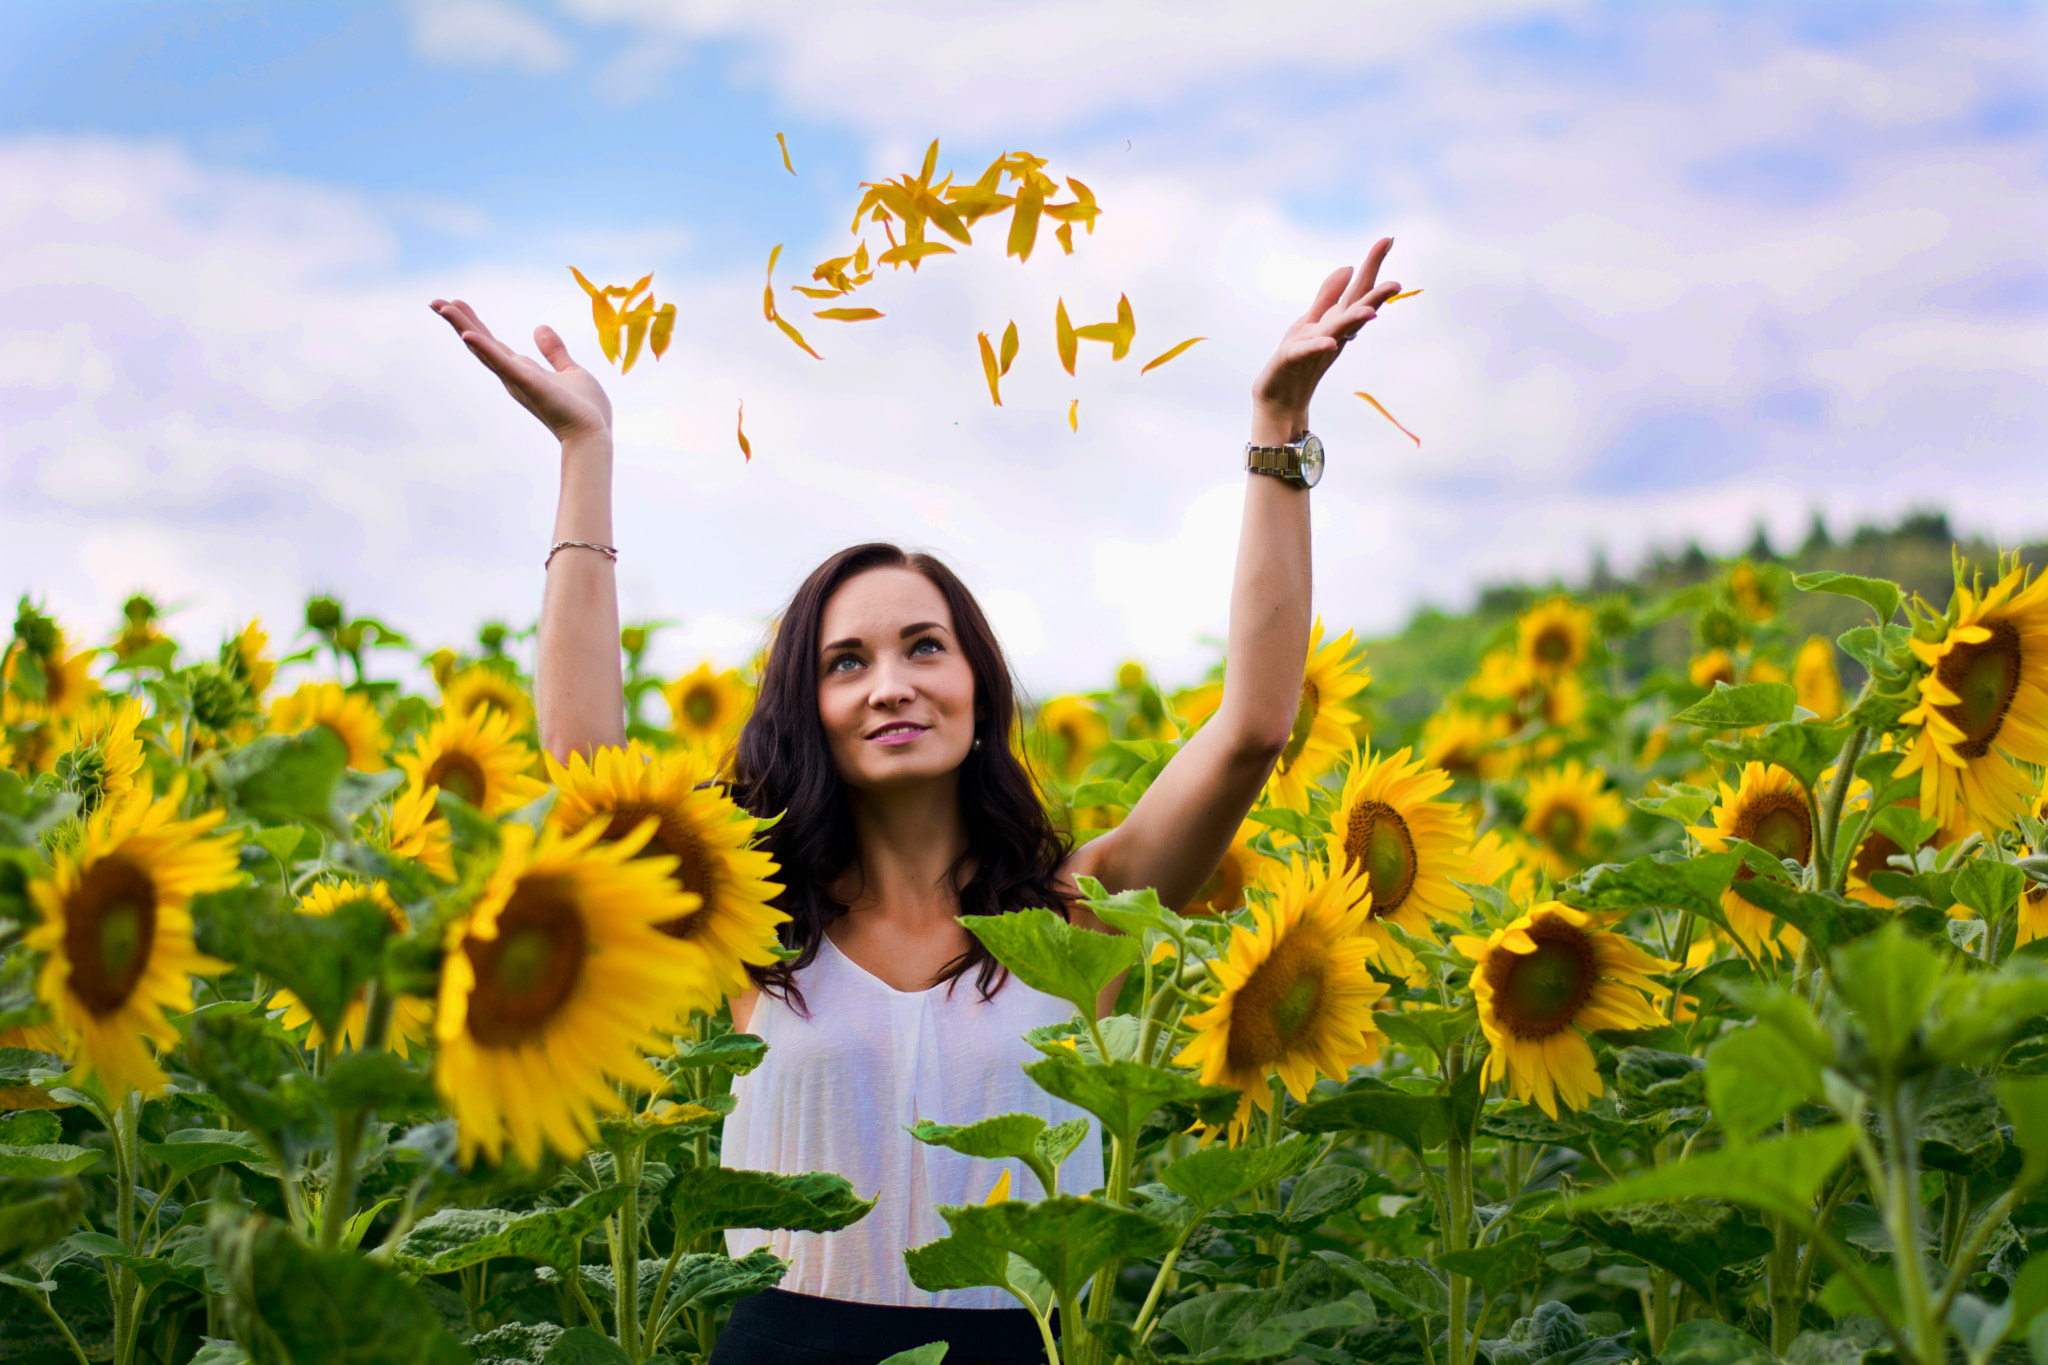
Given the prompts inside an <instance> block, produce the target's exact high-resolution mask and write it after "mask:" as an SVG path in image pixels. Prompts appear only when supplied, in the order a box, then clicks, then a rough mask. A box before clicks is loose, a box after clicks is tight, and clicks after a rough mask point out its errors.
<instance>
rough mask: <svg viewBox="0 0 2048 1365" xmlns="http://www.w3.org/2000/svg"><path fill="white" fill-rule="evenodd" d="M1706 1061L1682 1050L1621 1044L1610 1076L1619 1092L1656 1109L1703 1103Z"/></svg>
mask: <svg viewBox="0 0 2048 1365" xmlns="http://www.w3.org/2000/svg"><path fill="white" fill-rule="evenodd" d="M1706 1069H1707V1064H1706V1063H1705V1062H1703V1061H1701V1060H1700V1059H1699V1058H1697V1057H1694V1056H1691V1055H1689V1054H1687V1053H1683V1052H1659V1051H1658V1050H1657V1049H1655V1048H1648V1047H1625V1048H1622V1049H1621V1050H1620V1051H1618V1052H1616V1053H1615V1054H1614V1079H1615V1083H1616V1085H1617V1086H1618V1088H1619V1089H1620V1091H1621V1093H1622V1095H1623V1096H1624V1097H1626V1098H1628V1099H1631V1100H1633V1101H1635V1102H1636V1103H1638V1104H1647V1105H1652V1106H1654V1107H1656V1108H1659V1109H1689V1108H1694V1107H1696V1106H1698V1105H1701V1104H1704V1103H1706V1082H1707V1078H1706V1075H1705V1072H1706Z"/></svg>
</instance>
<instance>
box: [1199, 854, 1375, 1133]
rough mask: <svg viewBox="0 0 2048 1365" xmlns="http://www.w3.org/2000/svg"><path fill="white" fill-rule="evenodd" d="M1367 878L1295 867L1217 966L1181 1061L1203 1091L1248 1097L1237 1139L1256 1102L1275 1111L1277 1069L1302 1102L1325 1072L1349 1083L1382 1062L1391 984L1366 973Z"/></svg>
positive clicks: (1235, 1128) (1234, 1127) (1241, 1105)
mask: <svg viewBox="0 0 2048 1365" xmlns="http://www.w3.org/2000/svg"><path fill="white" fill-rule="evenodd" d="M1362 880H1363V879H1362V878H1360V877H1358V876H1356V875H1354V874H1353V873H1351V872H1350V871H1348V870H1345V869H1338V870H1336V871H1334V872H1332V871H1330V870H1328V869H1327V868H1323V867H1314V868H1312V867H1311V866H1309V865H1307V864H1291V865H1289V867H1288V869H1287V871H1286V873H1285V874H1284V875H1282V876H1281V877H1280V878H1278V879H1277V881H1278V886H1277V894H1276V895H1275V896H1274V898H1273V901H1272V902H1271V904H1269V905H1263V906H1256V907H1254V908H1253V910H1252V912H1251V913H1252V918H1253V921H1254V923H1255V924H1256V926H1257V927H1256V928H1254V929H1247V928H1245V927H1243V926H1242V925H1240V926H1238V927H1236V928H1234V929H1233V930H1232V931H1231V935H1230V947H1229V950H1228V952H1227V953H1226V954H1225V955H1224V956H1223V957H1221V958H1219V959H1217V960H1216V961H1214V962H1212V963H1210V964H1209V969H1210V971H1211V972H1212V973H1214V975H1215V978H1216V980H1217V982H1218V983H1219V984H1220V986H1221V990H1220V991H1219V992H1218V994H1217V995H1216V997H1215V998H1214V999H1213V1000H1212V1001H1211V1002H1210V1004H1209V1008H1208V1009H1206V1010H1204V1011H1203V1012H1202V1013H1200V1014H1197V1015H1194V1016H1192V1017H1190V1018H1189V1019H1188V1020H1187V1025H1188V1027H1189V1028H1191V1029H1193V1030H1194V1033H1195V1037H1194V1039H1193V1040H1192V1041H1191V1042H1189V1043H1188V1045H1187V1046H1186V1047H1184V1048H1182V1049H1181V1050H1180V1052H1179V1054H1178V1055H1176V1056H1175V1057H1174V1059H1173V1060H1174V1064H1175V1065H1177V1066H1188V1067H1199V1068H1200V1069H1201V1076H1202V1082H1203V1084H1205V1085H1233V1086H1236V1087H1237V1088H1238V1090H1239V1091H1240V1092H1241V1094H1240V1095H1239V1098H1238V1102H1237V1113H1236V1114H1235V1115H1234V1116H1232V1118H1231V1119H1230V1121H1229V1123H1228V1125H1227V1126H1228V1128H1229V1131H1230V1140H1231V1141H1232V1142H1233V1143H1235V1142H1237V1141H1239V1140H1240V1139H1241V1138H1242V1137H1243V1136H1244V1133H1245V1131H1246V1129H1247V1128H1249V1127H1250V1125H1251V1111H1252V1107H1253V1106H1254V1105H1256V1106H1257V1107H1258V1108H1259V1109H1260V1110H1261V1111H1262V1112H1265V1113H1271V1112H1272V1107H1273V1099H1272V1094H1271V1091H1270V1089H1269V1087H1268V1086H1267V1085H1266V1077H1267V1076H1268V1075H1269V1074H1271V1073H1272V1072H1274V1071H1278V1072H1279V1074H1280V1079H1281V1080H1282V1081H1283V1082H1284V1083H1285V1084H1286V1086H1287V1089H1288V1092H1289V1093H1290V1094H1292V1095H1293V1096H1294V1098H1295V1099H1296V1100H1297V1101H1298V1100H1302V1099H1305V1098H1306V1097H1307V1095H1308V1089H1309V1086H1311V1085H1313V1084H1314V1083H1315V1078H1316V1074H1317V1073H1318V1072H1320V1073H1321V1074H1323V1075H1325V1076H1329V1077H1331V1078H1332V1079H1336V1080H1341V1079H1343V1078H1344V1076H1345V1075H1346V1074H1348V1073H1349V1072H1350V1070H1351V1068H1352V1067H1353V1066H1354V1065H1356V1064H1357V1063H1360V1062H1371V1061H1376V1060H1377V1059H1378V1058H1379V1055H1380V1044H1381V1043H1382V1042H1384V1041H1385V1035H1383V1034H1382V1033H1381V1032H1380V1030H1379V1026H1378V1025H1377V1024H1375V1023H1374V1022H1373V1015H1372V1010H1373V1003H1374V1002H1375V1001H1377V1000H1378V999H1379V998H1380V997H1381V996H1383V995H1385V994H1386V993H1387V988H1386V986H1385V985H1384V984H1382V983H1380V982H1378V981H1375V980H1373V979H1372V976H1371V974H1370V973H1369V972H1367V971H1366V967H1365V959H1366V956H1367V955H1368V954H1369V953H1370V952H1371V950H1372V940H1370V939H1368V938H1366V937H1365V936H1364V934H1362V933H1361V932H1360V930H1361V929H1362V928H1363V927H1364V925H1365V920H1366V916H1367V915H1368V914H1369V913H1370V908H1371V897H1370V896H1369V895H1368V894H1367V893H1366V891H1365V888H1364V887H1363V886H1362V885H1360V883H1361V881H1362Z"/></svg>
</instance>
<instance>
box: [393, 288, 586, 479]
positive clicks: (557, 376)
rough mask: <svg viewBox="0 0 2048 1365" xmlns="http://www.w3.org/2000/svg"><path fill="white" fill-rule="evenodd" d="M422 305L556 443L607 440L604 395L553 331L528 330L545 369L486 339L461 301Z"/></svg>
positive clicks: (484, 329) (488, 332)
mask: <svg viewBox="0 0 2048 1365" xmlns="http://www.w3.org/2000/svg"><path fill="white" fill-rule="evenodd" d="M427 306H428V307H430V308H432V309H433V310H434V311H435V312H436V313H438V314H440V316H441V319H442V320H443V321H444V322H446V323H447V324H448V325H449V326H450V327H453V328H454V329H455V331H456V334H457V335H458V336H460V337H461V338H462V340H463V344H464V345H466V346H468V347H469V349H470V351H471V353H472V354H474V355H475V356H476V358H477V359H478V360H481V361H482V362H483V363H484V368H485V369H487V370H489V371H490V372H491V373H492V374H494V375H496V376H498V379H499V381H500V382H501V383H503V384H504V386H505V391H506V392H507V393H509V394H511V395H512V396H513V397H514V398H516V399H518V400H519V404H520V406H521V407H523V408H525V409H526V410H527V411H528V412H530V413H532V414H533V415H534V416H535V417H538V418H540V420H541V424H542V425H543V426H545V427H547V429H548V430H549V431H551V432H553V433H554V434H555V438H556V439H557V440H559V441H562V442H563V443H565V444H566V443H567V442H569V441H571V440H573V439H575V438H577V437H581V436H605V437H609V436H610V435H611V429H612V403H611V400H610V399H609V398H607V397H605V395H604V386H603V385H601V384H599V383H598V382H597V376H596V375H594V374H592V373H591V372H590V371H588V370H586V369H584V368H583V367H582V366H581V365H578V364H577V363H576V362H575V361H573V360H571V359H570V358H569V348H568V347H567V346H564V345H563V344H562V338H561V337H559V336H557V335H555V329H554V328H552V327H536V328H534V329H533V342H534V345H536V346H538V347H539V348H540V353H541V354H542V355H544V356H546V357H547V361H548V364H549V365H552V366H554V368H553V369H552V370H550V369H547V368H545V367H543V366H542V365H541V364H540V362H538V361H536V360H533V359H530V358H529V357H527V356H523V355H520V354H519V353H518V352H517V351H515V350H513V349H512V348H511V347H510V346H507V345H506V344H505V343H504V342H502V341H500V340H498V339H497V338H496V337H494V336H492V335H491V329H490V328H488V327H486V326H484V324H483V320H482V319H481V318H479V317H477V315H476V310H475V309H474V308H471V307H470V306H469V305H468V304H466V303H464V302H463V301H462V300H461V299H455V300H452V301H451V300H448V299H435V300H434V301H433V302H432V303H431V304H429V305H427Z"/></svg>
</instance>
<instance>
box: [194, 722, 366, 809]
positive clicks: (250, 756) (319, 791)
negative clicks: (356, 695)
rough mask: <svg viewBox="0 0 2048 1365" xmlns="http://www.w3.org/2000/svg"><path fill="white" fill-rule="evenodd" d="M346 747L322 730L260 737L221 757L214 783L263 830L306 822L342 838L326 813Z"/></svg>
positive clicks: (343, 765) (345, 761)
mask: <svg viewBox="0 0 2048 1365" xmlns="http://www.w3.org/2000/svg"><path fill="white" fill-rule="evenodd" d="M347 766H348V748H347V746H346V745H344V744H343V743H342V742H341V738H340V736H338V735H336V734H335V733H334V731H332V730H330V729H328V728H327V727H326V726H324V725H315V726H312V727H311V728H309V729H307V730H305V731H303V732H301V733H299V734H296V735H261V736H258V737H257V738H256V739H253V740H251V741H250V742H249V743H247V744H244V745H243V746H242V747H240V748H239V749H235V750H233V751H232V752H230V753H229V754H227V755H226V756H225V757H223V758H221V759H220V760H219V761H218V762H217V764H216V765H215V767H214V774H213V775H214V781H215V782H216V783H217V784H218V785H219V786H221V787H222V788H223V789H225V790H226V791H227V793H228V797H229V799H230V800H232V801H233V802H234V804H235V805H236V807H237V808H238V809H240V810H241V811H242V812H243V813H244V814H246V815H248V816H250V817H251V818H252V819H254V820H256V821H258V822H259V823H261V824H265V825H278V824H283V823H285V822H286V821H288V820H306V821H310V822H312V823H314V824H319V825H324V826H326V827H327V828H329V829H332V830H334V831H335V832H336V833H345V832H346V829H347V827H346V824H345V823H340V822H337V821H336V820H335V819H334V815H333V812H332V810H331V803H332V801H333V797H334V785H335V783H336V782H337V781H338V780H340V777H341V774H342V770H343V769H344V768H346V767H347Z"/></svg>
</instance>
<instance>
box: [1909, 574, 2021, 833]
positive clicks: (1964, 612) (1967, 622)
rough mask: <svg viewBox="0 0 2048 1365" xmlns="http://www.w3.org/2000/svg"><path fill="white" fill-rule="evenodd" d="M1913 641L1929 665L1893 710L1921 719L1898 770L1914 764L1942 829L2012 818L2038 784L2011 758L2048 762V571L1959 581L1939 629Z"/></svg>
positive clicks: (1980, 828)
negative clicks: (1910, 703)
mask: <svg viewBox="0 0 2048 1365" xmlns="http://www.w3.org/2000/svg"><path fill="white" fill-rule="evenodd" d="M1912 648H1913V653H1914V654H1915V655H1916V656H1918V658H1919V660H1920V662H1921V663H1922V664H1924V665H1926V667H1927V668H1928V670H1929V671H1928V672H1927V674H1926V675H1925V676H1924V677H1922V678H1921V679H1920V680H1919V684H1918V687H1919V704H1918V705H1917V706H1915V707H1914V708H1913V709H1911V710H1909V711H1907V712H1906V713H1905V714H1904V715H1903V716H1901V717H1900V718H1899V719H1900V720H1901V721H1902V722H1903V723H1905V724H1906V725H1909V726H1917V727H1919V728H1918V733H1917V734H1916V735H1914V736H1913V738H1912V739H1911V740H1910V741H1909V742H1908V745H1907V752H1906V761H1905V762H1904V763H1901V764H1900V765H1899V768H1898V771H1899V774H1900V775H1902V776H1903V775H1905V774H1907V773H1914V772H1917V773H1919V774H1920V813H1921V814H1922V815H1924V816H1928V817H1931V818H1932V819H1935V820H1937V821H1939V822H1940V823H1941V826H1942V828H1943V830H1945V831H1946V830H1950V829H1956V830H1960V831H1962V832H1969V831H1973V830H1974V831H1976V832H1978V833H1982V834H1985V835H1987V836H1989V835H1992V834H1995V833H1997V832H1999V831H2001V830H2006V829H2010V828H2012V826H2013V824H2014V823H2015V821H2016V820H2017V818H2018V817H2019V815H2020V814H2021V813H2022V812H2024V811H2025V810H2026V809H2027V805H2028V802H2030V801H2031V800H2032V799H2033V797H2034V793H2035V791H2036V784H2035V783H2034V782H2033V781H2032V780H2031V779H2030V778H2029V777H2028V776H2027V775H2026V774H2025V773H2024V772H2022V771H2021V770H2020V769H2018V768H2016V767H2014V766H2013V764H2012V763H2011V762H2009V761H2008V760H2010V759H2017V760H2019V761H2020V762H2022V763H2031V764H2034V765H2036V766H2040V765H2043V764H2048V578H2043V579H2040V580H2037V581H2036V582H2034V583H2033V584H2032V585H2031V586H2029V585H2028V584H2027V582H2026V570H2024V569H2019V568H2015V569H2013V570H2012V571H2011V572H2010V573H2008V574H2007V575H2006V576H2005V577H2004V578H2001V579H2000V580H1999V581H1998V582H1997V583H1995V584H1994V585H1992V587H1991V588H1990V589H1989V590H1987V591H1984V592H1983V593H1982V594H1981V595H1980V594H1979V593H1978V592H1976V591H1974V590H1972V588H1970V587H1969V586H1967V585H1965V584H1962V583H1958V584H1957V585H1956V596H1955V601H1954V602H1953V603H1952V604H1951V605H1950V608H1949V616H1948V621H1947V625H1946V628H1945V630H1944V632H1943V634H1942V635H1941V637H1940V638H1939V639H1933V640H1928V639H1922V638H1920V637H1919V635H1918V634H1917V633H1916V635H1915V636H1914V638H1913V640H1912Z"/></svg>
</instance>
